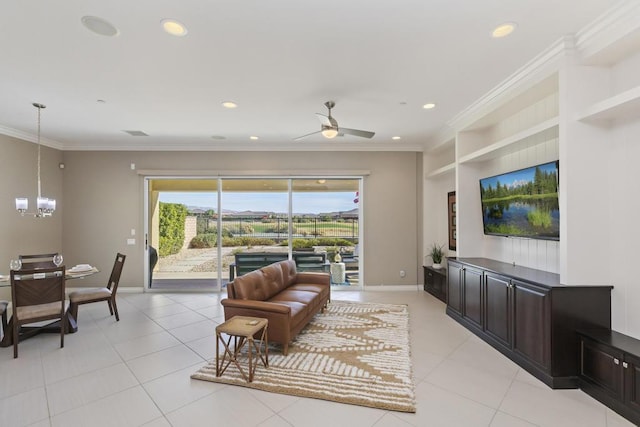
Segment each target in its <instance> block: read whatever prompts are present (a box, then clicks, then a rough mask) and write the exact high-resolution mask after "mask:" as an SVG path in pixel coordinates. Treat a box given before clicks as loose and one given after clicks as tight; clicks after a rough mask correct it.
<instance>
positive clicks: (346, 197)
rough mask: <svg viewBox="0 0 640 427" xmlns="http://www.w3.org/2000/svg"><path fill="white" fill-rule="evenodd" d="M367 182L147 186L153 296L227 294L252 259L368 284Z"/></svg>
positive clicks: (215, 181) (203, 181)
mask: <svg viewBox="0 0 640 427" xmlns="http://www.w3.org/2000/svg"><path fill="white" fill-rule="evenodd" d="M361 181H362V180H361V178H359V177H351V178H349V177H346V178H323V177H318V178H309V177H305V178H277V177H264V178H263V177H250V178H244V177H242V178H234V177H228V178H187V177H184V178H180V177H175V178H173V177H172V178H168V177H158V178H147V179H146V180H145V186H146V188H147V192H146V193H147V245H146V251H147V256H148V265H147V267H146V268H147V274H148V281H147V288H148V289H151V290H219V289H220V288H222V287H224V286H225V285H226V283H228V282H229V281H230V280H233V278H234V277H235V276H237V275H238V274H243V273H244V272H246V271H245V270H243V269H242V268H240V267H241V266H238V265H236V264H237V261H238V259H239V258H242V255H243V254H250V255H249V256H248V258H251V257H254V258H255V257H259V256H260V254H259V253H266V254H269V257H267V259H280V258H282V259H287V258H289V259H294V260H296V263H297V265H298V270H301V271H305V270H307V271H325V272H331V273H332V284H334V285H336V286H340V287H347V286H348V287H357V286H360V283H361V281H360V280H361V277H360V276H361V275H360V271H361V263H360V259H361V258H360V249H359V248H360V246H359V241H360V238H361V236H360V230H361V215H360V209H359V206H360V203H359V194H360V191H361Z"/></svg>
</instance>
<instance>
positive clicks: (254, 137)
mask: <svg viewBox="0 0 640 427" xmlns="http://www.w3.org/2000/svg"><path fill="white" fill-rule="evenodd" d="M249 139H253V140H254V141H255V140H256V139H258V137H257V136H254V135H251V136H250V137H249Z"/></svg>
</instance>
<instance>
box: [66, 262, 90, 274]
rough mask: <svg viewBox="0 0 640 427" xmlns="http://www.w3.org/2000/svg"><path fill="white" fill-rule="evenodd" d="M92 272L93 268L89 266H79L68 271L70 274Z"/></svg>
mask: <svg viewBox="0 0 640 427" xmlns="http://www.w3.org/2000/svg"><path fill="white" fill-rule="evenodd" d="M91 270H93V267H92V266H91V265H89V264H78V265H76V266H74V267H71V268H70V269H68V270H67V271H68V272H70V273H80V272H83V271H91Z"/></svg>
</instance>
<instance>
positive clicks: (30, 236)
mask: <svg viewBox="0 0 640 427" xmlns="http://www.w3.org/2000/svg"><path fill="white" fill-rule="evenodd" d="M41 159H42V160H41V176H42V179H41V180H42V195H43V196H47V197H52V198H54V199H56V201H57V203H58V206H59V208H58V211H57V212H56V213H55V214H54V215H53V216H52V217H50V218H37V219H36V218H34V217H28V216H24V217H22V216H20V215H19V214H18V213H17V212H16V210H15V200H14V199H15V198H16V196H25V197H28V198H29V208H30V210H32V209H33V205H34V204H35V198H36V196H37V193H38V187H37V168H36V167H37V145H36V144H33V143H31V142H27V141H22V140H19V139H16V138H11V137H9V136H5V135H0V177H1V179H0V195H1V197H0V218H1V219H2V220H1V221H0V273H1V274H7V273H8V271H9V261H10V260H11V259H12V258H16V257H17V256H18V255H19V254H29V253H48V252H56V251H60V250H62V213H63V212H64V199H63V197H62V175H63V171H62V170H61V169H60V168H59V167H58V165H59V163H60V162H61V161H62V153H61V152H60V151H58V150H54V149H51V148H47V147H42V149H41ZM7 291H8V290H7V289H6V288H5V289H3V288H0V299H3V298H5V299H6V298H8V295H9V293H8V292H7Z"/></svg>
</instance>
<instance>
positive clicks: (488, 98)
mask: <svg viewBox="0 0 640 427" xmlns="http://www.w3.org/2000/svg"><path fill="white" fill-rule="evenodd" d="M573 50H574V38H573V37H572V36H567V37H562V38H560V39H559V40H557V41H556V42H555V43H553V44H552V45H551V46H549V47H548V48H547V49H545V50H544V51H543V52H541V53H540V54H539V55H537V56H536V57H534V58H533V59H532V60H531V61H529V62H528V63H527V64H525V65H524V66H523V67H521V68H520V69H518V70H517V71H516V72H515V73H513V74H512V75H511V76H510V77H508V78H507V79H505V80H504V81H503V82H502V83H500V84H499V85H498V86H496V87H495V88H493V89H492V90H490V91H489V92H488V93H487V94H485V95H484V96H482V97H481V98H479V99H478V100H477V101H475V102H474V103H472V104H471V105H469V106H468V107H467V108H465V109H464V110H462V111H461V112H460V113H458V114H457V115H456V116H454V117H453V118H452V119H451V120H449V121H448V122H447V126H449V127H450V128H452V129H454V130H455V131H456V132H459V131H461V130H463V129H465V128H467V127H469V126H471V125H472V124H473V123H474V122H476V121H478V120H480V119H481V118H482V117H484V116H486V115H487V114H489V113H490V112H492V111H494V110H496V109H497V108H498V107H500V106H501V105H503V104H505V103H507V102H508V101H510V100H512V99H513V98H515V97H516V96H518V95H520V94H522V93H523V92H525V91H526V90H528V89H530V88H531V87H533V86H534V85H535V84H537V83H539V82H541V81H542V80H544V79H546V78H548V77H549V76H551V75H552V74H553V73H556V72H557V71H558V69H559V66H560V65H559V63H560V59H561V58H562V57H564V55H565V54H567V52H572V51H573Z"/></svg>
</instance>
